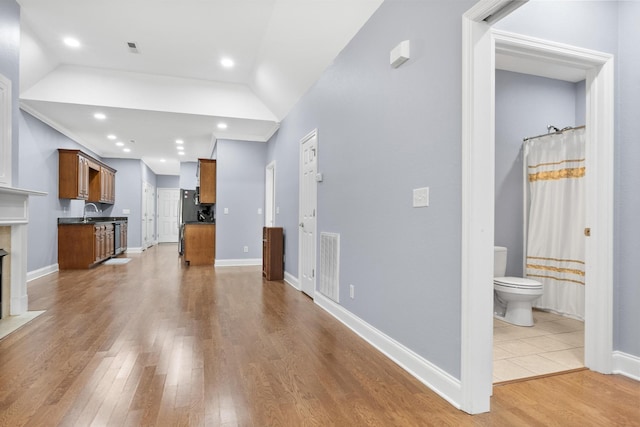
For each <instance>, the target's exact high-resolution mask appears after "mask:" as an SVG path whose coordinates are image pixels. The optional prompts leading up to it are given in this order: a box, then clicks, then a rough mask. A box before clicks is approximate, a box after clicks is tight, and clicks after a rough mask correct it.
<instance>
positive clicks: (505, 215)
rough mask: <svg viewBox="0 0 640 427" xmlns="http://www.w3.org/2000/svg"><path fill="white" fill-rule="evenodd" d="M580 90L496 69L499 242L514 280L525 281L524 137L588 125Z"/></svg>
mask: <svg viewBox="0 0 640 427" xmlns="http://www.w3.org/2000/svg"><path fill="white" fill-rule="evenodd" d="M578 86H582V87H584V84H576V83H569V82H564V81H560V80H552V79H546V78H543V77H535V76H529V75H526V74H519V73H512V72H509V71H502V70H496V151H495V159H496V163H495V170H496V175H495V202H496V204H495V244H496V245H497V246H506V247H507V248H508V250H509V252H508V259H507V275H509V276H517V277H522V261H523V255H522V250H523V232H522V227H523V222H524V217H523V212H522V209H523V205H522V203H523V169H522V160H523V159H522V146H523V142H522V139H523V138H524V137H528V136H535V135H540V134H544V133H547V125H555V126H557V127H559V128H564V127H566V126H577V125H583V124H584V118H583V119H582V120H583V121H578V120H579V119H578V117H577V115H578V111H577V107H578V106H581V110H580V111H583V110H584V105H585V98H584V90H583V91H582V98H581V99H578V95H579V94H578Z"/></svg>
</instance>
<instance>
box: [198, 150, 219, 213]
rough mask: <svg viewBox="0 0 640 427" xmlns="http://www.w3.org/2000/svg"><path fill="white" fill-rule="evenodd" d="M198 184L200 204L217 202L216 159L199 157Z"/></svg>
mask: <svg viewBox="0 0 640 427" xmlns="http://www.w3.org/2000/svg"><path fill="white" fill-rule="evenodd" d="M198 186H199V187H200V204H213V203H215V202H216V161H215V160H211V159H198Z"/></svg>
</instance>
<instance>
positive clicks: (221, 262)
mask: <svg viewBox="0 0 640 427" xmlns="http://www.w3.org/2000/svg"><path fill="white" fill-rule="evenodd" d="M244 265H262V258H250V259H217V260H216V264H215V266H216V267H240V266H244Z"/></svg>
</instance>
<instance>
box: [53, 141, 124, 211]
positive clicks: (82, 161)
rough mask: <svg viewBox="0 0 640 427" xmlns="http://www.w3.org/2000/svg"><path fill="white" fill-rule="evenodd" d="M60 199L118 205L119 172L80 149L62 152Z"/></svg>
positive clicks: (59, 169) (59, 181) (59, 151)
mask: <svg viewBox="0 0 640 427" xmlns="http://www.w3.org/2000/svg"><path fill="white" fill-rule="evenodd" d="M58 156H59V158H58V166H59V168H58V197H59V198H60V199H80V200H86V201H88V202H98V203H111V204H112V203H115V176H116V170H115V169H113V168H111V167H109V166H107V165H105V164H103V163H101V162H99V161H98V160H96V159H94V158H93V157H91V156H89V155H87V154H85V153H83V152H82V151H80V150H66V149H62V148H61V149H58Z"/></svg>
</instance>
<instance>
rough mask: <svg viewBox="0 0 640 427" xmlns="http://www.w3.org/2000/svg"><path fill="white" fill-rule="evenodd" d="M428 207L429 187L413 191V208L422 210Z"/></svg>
mask: <svg viewBox="0 0 640 427" xmlns="http://www.w3.org/2000/svg"><path fill="white" fill-rule="evenodd" d="M427 206H429V187H423V188H414V189H413V207H414V208H423V207H427Z"/></svg>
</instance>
